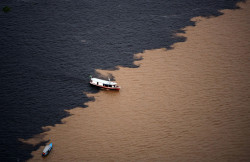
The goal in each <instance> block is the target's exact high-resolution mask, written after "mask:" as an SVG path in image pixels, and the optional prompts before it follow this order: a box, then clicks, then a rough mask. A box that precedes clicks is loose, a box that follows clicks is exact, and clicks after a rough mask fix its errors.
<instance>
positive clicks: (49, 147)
mask: <svg viewBox="0 0 250 162" xmlns="http://www.w3.org/2000/svg"><path fill="white" fill-rule="evenodd" d="M51 150H52V143H50V144H49V145H47V146H45V148H44V149H43V153H42V156H47V155H48V154H49V153H50V151H51Z"/></svg>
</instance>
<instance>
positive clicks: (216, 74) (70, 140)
mask: <svg viewBox="0 0 250 162" xmlns="http://www.w3.org/2000/svg"><path fill="white" fill-rule="evenodd" d="M241 7H242V9H240V10H233V11H232V10H226V11H223V12H224V13H225V14H224V15H222V16H219V17H216V18H209V19H205V18H195V19H193V20H194V21H197V26H196V27H187V28H186V29H185V30H186V34H184V36H185V37H187V41H186V42H184V43H177V44H175V45H174V49H173V50H165V49H156V50H149V51H145V52H144V53H142V54H137V55H136V56H137V57H139V56H142V57H143V60H142V61H137V62H135V63H136V64H139V65H140V67H139V68H134V69H133V68H123V67H120V68H119V70H117V71H112V72H110V73H112V74H113V75H114V76H115V78H116V81H117V82H118V83H119V84H120V85H121V86H122V90H121V91H120V92H115V91H106V90H102V91H101V92H100V93H97V94H94V95H91V94H89V96H93V97H95V101H94V102H89V103H88V108H86V109H82V108H75V109H73V110H70V111H69V112H70V113H71V114H73V115H72V116H70V117H68V118H65V119H63V122H64V124H60V125H56V126H55V127H46V128H45V129H50V130H48V131H47V132H45V133H43V134H41V135H37V136H36V137H34V138H33V139H30V140H28V141H24V142H28V143H33V144H35V143H38V142H39V141H41V140H48V139H51V142H53V144H54V148H53V151H52V152H51V154H50V155H49V156H48V157H46V158H41V152H42V149H43V148H39V149H38V150H37V151H35V152H33V155H34V157H33V159H31V160H30V161H249V160H250V138H249V137H250V80H249V79H250V78H249V77H250V64H249V58H250V39H249V38H250V30H249V29H250V2H249V1H248V2H247V3H245V4H241ZM99 72H103V71H101V70H99ZM103 73H107V71H105V72H103Z"/></svg>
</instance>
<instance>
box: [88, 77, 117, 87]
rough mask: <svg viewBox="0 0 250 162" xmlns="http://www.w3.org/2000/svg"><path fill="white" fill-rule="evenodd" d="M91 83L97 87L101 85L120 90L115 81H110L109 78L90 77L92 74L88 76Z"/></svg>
mask: <svg viewBox="0 0 250 162" xmlns="http://www.w3.org/2000/svg"><path fill="white" fill-rule="evenodd" d="M89 83H90V84H91V85H94V86H97V87H101V88H105V89H111V90H120V89H121V87H120V86H118V85H117V83H116V82H111V81H110V79H109V80H103V79H98V78H92V76H90V82H89Z"/></svg>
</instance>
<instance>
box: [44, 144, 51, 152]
mask: <svg viewBox="0 0 250 162" xmlns="http://www.w3.org/2000/svg"><path fill="white" fill-rule="evenodd" d="M50 147H51V146H50V145H47V146H45V148H44V149H43V152H44V153H46V152H47V151H49V149H50Z"/></svg>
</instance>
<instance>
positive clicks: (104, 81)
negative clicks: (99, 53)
mask: <svg viewBox="0 0 250 162" xmlns="http://www.w3.org/2000/svg"><path fill="white" fill-rule="evenodd" d="M91 80H92V81H95V82H100V83H103V84H108V85H116V84H117V83H115V82H111V81H107V80H102V79H98V78H91Z"/></svg>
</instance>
